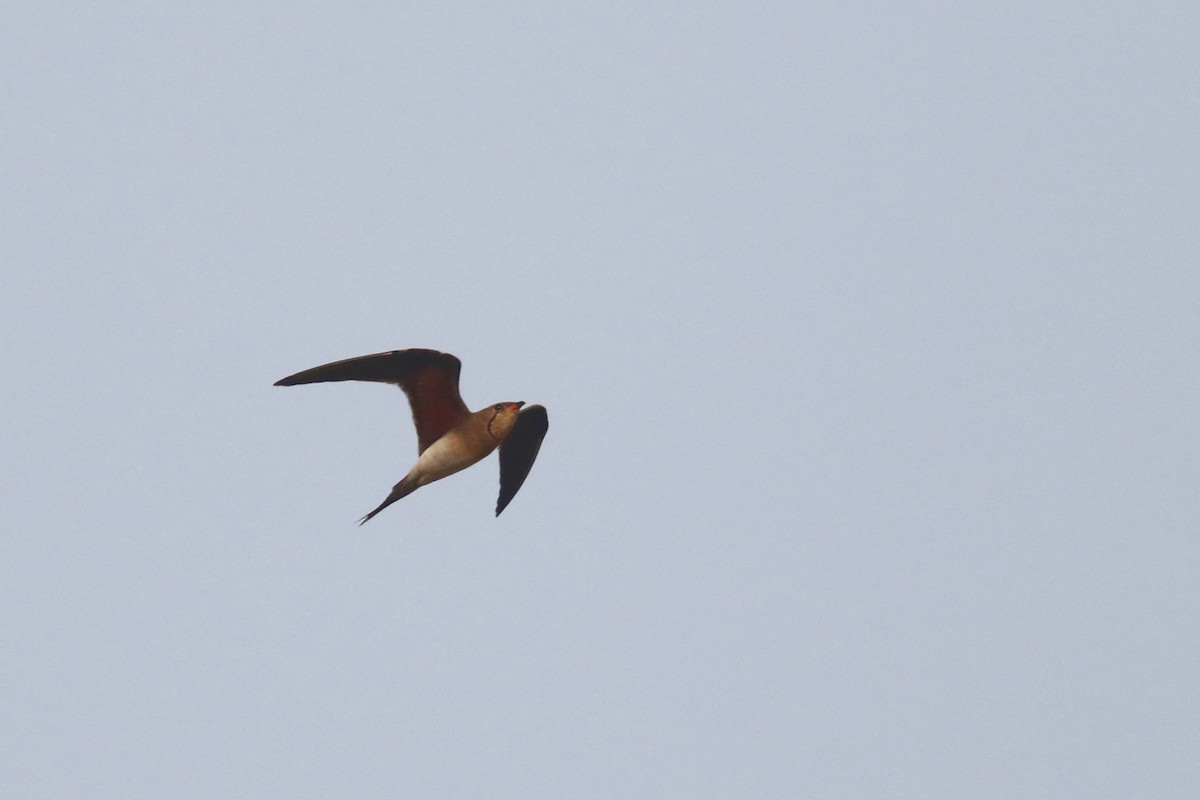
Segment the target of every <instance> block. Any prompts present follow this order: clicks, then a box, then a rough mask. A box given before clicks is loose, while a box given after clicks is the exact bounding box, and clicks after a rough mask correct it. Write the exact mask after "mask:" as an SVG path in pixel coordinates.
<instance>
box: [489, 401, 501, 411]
mask: <svg viewBox="0 0 1200 800" xmlns="http://www.w3.org/2000/svg"><path fill="white" fill-rule="evenodd" d="M503 410H504V403H496V405H494V406H492V411H503Z"/></svg>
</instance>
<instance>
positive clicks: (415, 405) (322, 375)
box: [275, 349, 471, 453]
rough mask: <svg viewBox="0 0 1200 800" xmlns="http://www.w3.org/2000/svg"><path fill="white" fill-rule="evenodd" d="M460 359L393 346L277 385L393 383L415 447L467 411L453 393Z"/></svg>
mask: <svg viewBox="0 0 1200 800" xmlns="http://www.w3.org/2000/svg"><path fill="white" fill-rule="evenodd" d="M461 370H462V362H461V361H459V360H458V359H457V358H455V357H454V356H452V355H450V354H449V353H439V352H438V351H437V350H422V349H413V350H393V351H391V352H390V353H375V354H374V355H370V356H359V357H358V358H347V359H345V360H344V361H334V362H333V363H332V364H324V365H322V366H319V367H313V368H312V369H306V370H304V371H303V372H297V373H296V374H295V375H289V376H288V377H286V378H283V379H282V380H279V381H276V383H275V385H276V386H296V385H298V384H301V383H323V382H325V381H376V382H378V383H394V384H396V385H397V386H399V387H400V388H401V389H403V390H404V394H405V395H407V397H408V404H409V406H410V407H411V408H412V417H413V424H414V425H415V426H416V428H417V451H418V453H424V452H425V448H427V447H429V445H431V444H433V443H434V442H436V441H437V440H438V439H440V438H441V437H442V434H444V433H445V432H446V431H448V430H450V429H451V428H453V427H454V426H455V425H457V424H458V423H460V422H462V421H463V420H464V419H466V418H467V417H468V416H470V414H471V412H470V411H468V410H467V406H466V404H465V403H463V401H462V397H460V396H459V394H458V374H459V372H460V371H461Z"/></svg>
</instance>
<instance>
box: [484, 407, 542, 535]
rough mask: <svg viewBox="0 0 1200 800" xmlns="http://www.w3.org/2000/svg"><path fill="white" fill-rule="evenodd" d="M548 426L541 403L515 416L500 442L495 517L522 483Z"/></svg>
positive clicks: (514, 495)
mask: <svg viewBox="0 0 1200 800" xmlns="http://www.w3.org/2000/svg"><path fill="white" fill-rule="evenodd" d="M549 427H550V419H549V417H547V416H546V409H545V408H544V407H542V406H530V407H529V408H527V409H525V410H524V411H522V412H521V413H520V414H518V415H517V422H516V424H515V425H513V429H512V430H511V431H509V432H508V436H506V437H504V441H503V442H501V444H500V497H498V498H497V499H496V516H497V517H498V516H500V512H501V511H503V510H504V509H505V507H506V506H507V505H508V504H509V503H510V502H512V499H513V498H514V497H516V495H517V490H518V489H520V488H521V484H523V483H524V482H525V477H526V476H527V475H529V470H531V469H532V468H533V462H534V460H536V459H537V454H538V449H539V448H541V446H542V439H544V438H545V436H546V430H547V429H548V428H549Z"/></svg>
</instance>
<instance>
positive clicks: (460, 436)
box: [413, 428, 496, 484]
mask: <svg viewBox="0 0 1200 800" xmlns="http://www.w3.org/2000/svg"><path fill="white" fill-rule="evenodd" d="M495 449H496V444H495V442H492V441H491V440H485V439H481V438H479V437H474V436H468V435H466V432H465V431H464V430H463V429H461V428H455V429H454V430H451V431H449V432H448V433H447V434H446V435H445V436H443V437H442V438H440V439H438V440H437V441H436V442H434V443H433V444H431V445H429V447H428V448H426V449H425V452H424V453H422V454H421V457H420V458H419V459H417V463H416V465H415V466H414V467H413V472H414V473H416V475H417V477H418V478H419V480H420V481H421V483H422V484H425V483H431V482H433V481H436V480H439V479H441V478H444V477H446V476H447V475H453V474H454V473H455V472H458V471H459V470H462V469H466V468H467V467H469V466H471V465H472V464H474V463H475V462H476V461H479V460H480V459H481V458H483V457H484V456H486V455H488V454H489V453H491V452H492V451H493V450H495Z"/></svg>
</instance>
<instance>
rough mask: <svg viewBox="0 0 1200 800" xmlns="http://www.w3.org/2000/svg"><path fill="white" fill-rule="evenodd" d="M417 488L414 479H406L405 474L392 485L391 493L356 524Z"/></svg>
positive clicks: (361, 522)
mask: <svg viewBox="0 0 1200 800" xmlns="http://www.w3.org/2000/svg"><path fill="white" fill-rule="evenodd" d="M418 488H419V487H418V484H417V483H416V482H415V481H410V480H409V479H408V477H407V476H405V478H404V480H402V481H400V482H399V483H397V484H396V485H395V486H394V487H392V493H391V494H389V495H388V496H387V499H386V500H384V501H383V502H382V503H380V504H379V507H378V508H376V509H375V510H374V511H372V512H371V513H370V514H367V515H366V516H365V517H363V518H362V519H360V520H359V521H358V524H359V525H362V524H363V523H364V522H366V521H367V520H369V519H370V518H371V517H373V516H375V515H376V514H378V513H379V512H380V511H383V510H384V509H385V508H387V507H388V506H390V505H391V504H392V503H394V502H396V501H397V500H399V499H400V498H401V497H407V496H408V495H410V494H412V493H413V492H415V491H416V490H417V489H418Z"/></svg>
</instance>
